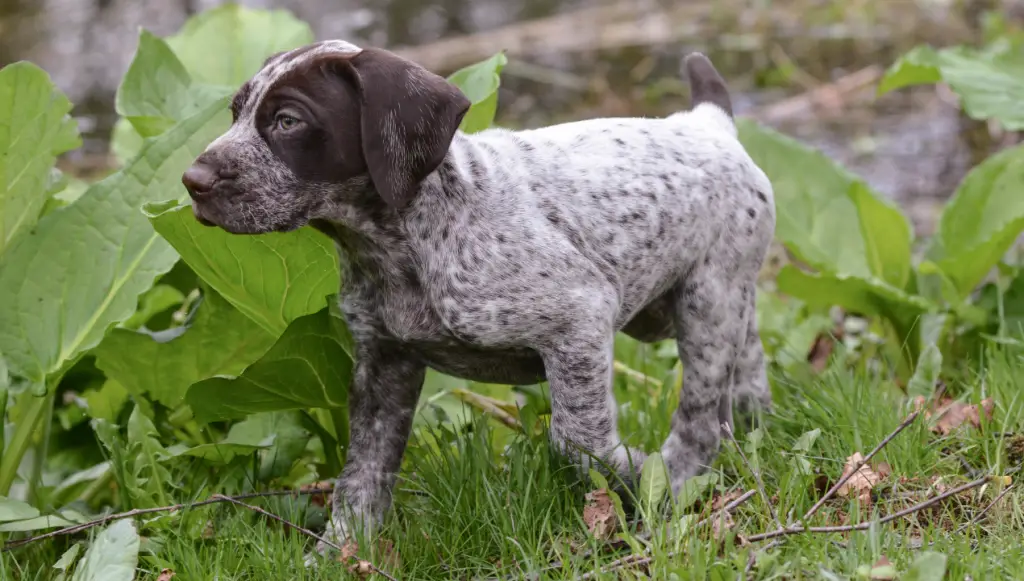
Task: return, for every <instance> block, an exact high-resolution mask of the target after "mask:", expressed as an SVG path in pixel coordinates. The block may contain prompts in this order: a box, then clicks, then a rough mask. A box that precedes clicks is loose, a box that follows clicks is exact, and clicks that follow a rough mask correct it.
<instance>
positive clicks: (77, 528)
mask: <svg viewBox="0 0 1024 581" xmlns="http://www.w3.org/2000/svg"><path fill="white" fill-rule="evenodd" d="M333 491H334V487H333V486H331V487H327V488H319V489H315V490H313V489H311V490H272V491H268V492H249V493H247V494H238V495H235V496H222V495H214V496H212V497H210V498H208V499H206V500H201V501H198V502H183V503H180V504H171V505H168V506H157V507H153V508H136V509H132V510H128V511H125V512H118V513H114V514H108V515H106V516H102V517H100V518H97V519H95V520H91V521H89V522H84V523H82V524H77V525H73V526H70V527H65V528H62V529H58V530H55V531H50V532H48V533H44V534H41V535H36V536H34V537H29V538H27V539H18V540H14V541H9V542H8V543H6V544H5V545H4V546H3V548H2V549H0V550H2V552H4V553H6V552H7V551H10V550H12V549H17V548H18V547H23V546H25V545H28V544H30V543H34V542H36V541H42V540H44V539H51V538H53V537H60V536H65V535H73V534H75V533H79V532H82V531H84V530H87V529H91V528H92V527H96V526H102V525H105V524H107V523H109V522H113V521H117V520H122V519H126V518H134V517H137V516H142V515H146V514H153V513H157V512H174V511H177V510H184V509H190V508H199V507H201V506H207V505H210V504H217V503H221V502H231V501H232V500H246V499H249V498H266V497H271V496H313V495H318V494H325V495H326V494H330V493H331V492H333Z"/></svg>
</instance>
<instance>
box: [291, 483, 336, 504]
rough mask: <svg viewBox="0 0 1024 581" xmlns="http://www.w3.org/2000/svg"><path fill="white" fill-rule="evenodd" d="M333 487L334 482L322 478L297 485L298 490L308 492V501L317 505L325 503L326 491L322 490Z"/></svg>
mask: <svg viewBox="0 0 1024 581" xmlns="http://www.w3.org/2000/svg"><path fill="white" fill-rule="evenodd" d="M333 487H334V483H333V482H331V481H330V480H322V481H320V482H314V483H312V484H304V485H302V486H300V487H299V491H301V492H305V493H310V494H309V501H310V502H311V503H313V504H315V505H317V506H326V505H327V493H326V492H324V491H327V490H330V489H332V488H333Z"/></svg>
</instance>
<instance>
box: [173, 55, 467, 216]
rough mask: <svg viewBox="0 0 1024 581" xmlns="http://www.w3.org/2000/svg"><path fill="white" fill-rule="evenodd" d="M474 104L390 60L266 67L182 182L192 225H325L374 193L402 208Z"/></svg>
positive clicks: (273, 61)
mask: <svg viewBox="0 0 1024 581" xmlns="http://www.w3.org/2000/svg"><path fill="white" fill-rule="evenodd" d="M469 105H470V103H469V100H468V99H466V97H465V96H463V94H462V93H461V92H460V91H459V90H458V89H457V88H456V87H455V86H454V85H452V84H451V83H449V82H447V81H446V80H445V79H444V78H442V77H440V76H438V75H435V74H433V73H430V72H429V71H427V70H425V69H423V68H422V67H420V66H418V65H416V64H414V63H412V62H410V61H407V60H405V59H403V58H401V57H398V56H397V55H395V54H393V53H390V52H388V51H384V50H379V49H360V48H358V47H356V46H353V45H351V44H349V43H347V42H342V41H325V42H320V43H316V44H312V45H308V46H305V47H302V48H299V49H296V50H293V51H290V52H286V53H282V54H278V55H275V56H272V57H270V58H269V59H267V62H266V63H264V65H263V68H262V69H261V70H260V72H259V73H257V74H256V75H255V76H253V78H252V79H250V80H249V81H248V82H246V83H245V84H244V85H243V86H242V87H241V88H240V89H239V90H238V92H237V93H236V94H235V97H234V100H233V102H232V104H231V111H232V115H233V123H232V125H231V128H230V129H229V130H228V131H227V132H225V133H224V134H223V135H222V136H220V137H219V138H217V139H216V140H215V141H214V142H213V143H211V144H210V146H209V147H208V148H207V149H206V151H205V152H203V154H202V155H200V156H199V157H198V158H196V160H195V162H194V163H193V165H192V167H190V168H189V169H188V170H187V171H186V172H185V173H184V175H183V176H182V182H183V183H184V184H185V187H186V188H187V189H188V192H189V195H190V196H192V200H193V204H192V205H193V210H194V212H195V215H196V218H197V219H199V221H201V222H203V223H204V224H207V225H214V226H219V227H221V228H223V229H225V230H227V231H229V232H233V233H238V234H257V233H262V232H271V231H287V230H293V229H295V228H298V227H300V226H303V225H305V224H306V223H307V222H309V221H310V220H312V219H321V218H322V219H330V218H331V214H332V212H335V211H337V209H338V206H340V205H344V203H345V197H346V194H348V193H350V192H355V191H366V190H367V189H368V188H370V189H372V190H373V191H375V192H376V193H377V195H379V196H380V197H381V198H382V199H383V201H384V202H386V203H387V204H389V205H391V206H395V207H401V206H404V205H405V204H407V203H408V202H409V201H410V200H411V199H412V197H413V196H414V195H415V193H416V191H417V189H418V187H419V184H420V182H421V181H422V180H423V179H425V178H426V177H427V176H428V175H429V174H430V173H431V172H433V171H434V170H435V169H436V168H437V166H438V165H440V163H441V161H442V160H443V159H444V156H445V154H446V153H447V152H448V148H449V146H450V145H451V141H452V138H453V137H454V135H455V132H456V130H457V129H458V126H459V123H460V122H461V121H462V117H463V116H464V115H465V113H466V111H467V110H468V109H469Z"/></svg>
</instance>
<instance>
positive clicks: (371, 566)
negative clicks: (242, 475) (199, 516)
mask: <svg viewBox="0 0 1024 581" xmlns="http://www.w3.org/2000/svg"><path fill="white" fill-rule="evenodd" d="M213 499H219V500H222V501H224V502H230V503H231V504H234V505H237V506H241V507H242V508H247V509H249V510H251V511H253V512H255V513H257V514H261V515H263V516H265V517H267V518H270V519H273V520H276V521H277V522H279V523H281V524H283V525H284V526H286V527H289V528H291V529H294V530H296V531H298V532H300V533H302V534H304V535H306V536H307V537H310V538H312V539H316V540H318V541H320V542H321V543H323V544H325V545H327V546H329V547H331V548H332V549H335V550H337V551H338V552H339V553H344V552H345V550H344V549H343V548H342V547H341V545H338V544H337V543H334V542H332V541H329V540H327V539H325V538H324V537H322V536H320V535H318V534H316V533H314V532H313V531H311V530H309V529H307V528H305V527H301V526H299V525H297V524H295V523H293V522H291V521H290V520H288V519H286V518H283V517H280V516H277V515H276V514H274V513H272V512H270V511H268V510H265V509H263V508H260V507H258V506H254V505H251V504H247V503H245V502H242V501H241V500H238V499H235V498H232V497H230V496H223V495H220V494H215V495H214V496H213V498H211V499H210V500H213ZM351 560H352V561H356V562H358V563H359V564H361V565H364V566H366V567H368V568H369V569H370V571H372V572H374V573H376V574H378V575H380V576H381V577H384V578H385V579H387V580H388V581H398V580H397V579H395V578H394V577H392V576H391V575H390V574H388V573H387V572H385V571H384V570H382V569H381V568H380V567H378V566H376V565H374V564H373V563H371V562H369V561H366V560H363V559H358V558H356V557H355V556H353V557H351Z"/></svg>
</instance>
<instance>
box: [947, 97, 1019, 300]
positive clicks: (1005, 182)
mask: <svg viewBox="0 0 1024 581" xmlns="http://www.w3.org/2000/svg"><path fill="white" fill-rule="evenodd" d="M1022 102H1024V101H1022ZM1022 229H1024V145H1018V146H1016V147H1013V148H1010V149H1006V150H1004V151H1001V152H999V153H997V154H995V155H993V156H991V157H989V158H988V159H986V160H985V161H984V162H982V163H981V164H979V165H978V166H977V167H975V168H974V169H972V170H971V172H970V173H968V174H967V176H966V177H965V178H964V181H963V182H961V183H960V187H958V188H957V191H956V193H954V194H953V198H952V199H951V200H950V201H949V203H948V204H947V205H946V207H945V209H944V210H943V212H942V218H941V219H940V220H939V225H938V229H937V232H936V234H935V238H934V239H933V241H932V246H931V247H930V248H929V251H928V258H929V259H930V260H931V261H933V262H935V263H936V264H937V265H938V267H939V269H940V270H941V271H942V273H943V274H944V275H945V276H946V277H947V278H948V279H949V280H950V281H951V282H952V283H953V286H954V287H955V289H956V290H957V292H958V293H959V295H960V297H961V298H965V297H967V296H968V295H969V294H970V293H971V292H972V291H973V290H974V287H975V286H977V284H978V283H980V282H981V280H982V279H983V278H984V277H985V275H986V274H988V272H989V271H990V270H991V269H992V267H993V266H995V264H996V263H997V262H998V261H999V259H1000V258H1002V257H1003V255H1004V254H1005V253H1006V251H1007V250H1008V249H1009V248H1010V246H1011V245H1012V244H1013V241H1014V240H1016V239H1017V236H1018V235H1019V234H1020V232H1021V230H1022Z"/></svg>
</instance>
